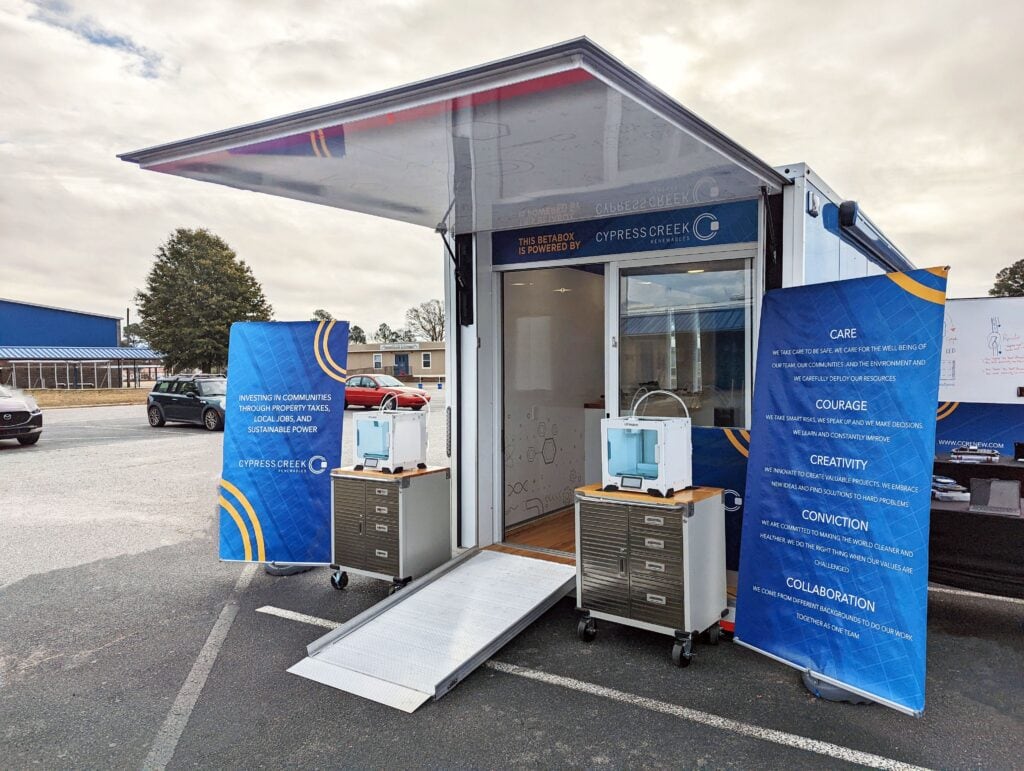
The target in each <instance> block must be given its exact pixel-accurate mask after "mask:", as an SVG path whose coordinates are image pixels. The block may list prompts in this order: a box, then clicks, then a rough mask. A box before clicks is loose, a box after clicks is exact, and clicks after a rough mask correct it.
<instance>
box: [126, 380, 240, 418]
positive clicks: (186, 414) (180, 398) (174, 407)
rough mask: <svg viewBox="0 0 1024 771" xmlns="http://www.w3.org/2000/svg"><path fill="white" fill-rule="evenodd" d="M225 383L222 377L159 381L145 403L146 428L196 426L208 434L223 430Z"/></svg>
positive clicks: (226, 383) (226, 384) (226, 385)
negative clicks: (165, 425) (182, 424)
mask: <svg viewBox="0 0 1024 771" xmlns="http://www.w3.org/2000/svg"><path fill="white" fill-rule="evenodd" d="M227 387H228V382H227V380H226V379H225V378H224V376H223V375H176V376H174V377H162V378H160V379H159V380H157V381H156V383H155V384H154V385H153V390H152V391H150V392H149V398H148V399H146V417H148V418H149V425H151V426H153V428H159V427H160V426H162V425H164V423H195V424H197V425H200V426H206V428H208V429H209V430H210V431H223V430H224V399H225V397H226V394H227Z"/></svg>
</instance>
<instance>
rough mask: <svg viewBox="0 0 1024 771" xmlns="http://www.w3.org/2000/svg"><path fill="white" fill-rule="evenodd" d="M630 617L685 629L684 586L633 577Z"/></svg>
mask: <svg viewBox="0 0 1024 771" xmlns="http://www.w3.org/2000/svg"><path fill="white" fill-rule="evenodd" d="M629 608H630V613H629V617H630V618H633V619H636V620H637V621H646V622H647V623H648V624H660V625H662V626H667V627H671V628H672V629H682V627H683V586H682V584H681V583H678V584H675V585H671V584H668V583H666V582H664V581H661V580H653V581H648V580H644V579H643V578H641V577H639V576H636V575H634V576H631V580H630V597H629Z"/></svg>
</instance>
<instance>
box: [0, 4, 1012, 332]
mask: <svg viewBox="0 0 1024 771" xmlns="http://www.w3.org/2000/svg"><path fill="white" fill-rule="evenodd" d="M86 8H87V13H86V11H85V9H86ZM115 20H116V21H115ZM1022 28H1024V4H1021V3H993V4H987V5H984V6H983V7H982V6H978V5H977V4H968V3H965V2H954V1H953V0H929V1H928V2H924V0H908V2H904V3H892V2H889V0H863V1H862V2H861V3H858V4H855V5H850V4H846V5H843V4H838V5H837V4H835V3H831V4H825V3H820V2H809V1H808V2H802V1H800V0H792V1H790V2H779V3H758V2H753V1H752V0H730V2H728V3H713V4H712V3H707V2H699V1H697V0H692V1H687V0H671V1H668V0H666V1H665V2H653V1H647V2H644V1H643V0H641V2H637V3H633V4H630V5H628V6H624V5H623V4H622V2H621V0H615V1H614V2H612V1H611V0H590V1H589V2H571V1H570V0H566V1H565V2H562V3H551V2H549V1H547V0H545V1H543V2H542V1H541V0H521V1H520V2H517V3H509V2H507V0H480V1H479V2H474V3H455V2H450V1H445V0H421V1H419V2H399V3H384V2H374V3H366V2H345V0H304V2H302V3H295V4H287V5H278V4H273V3H260V2H256V1H255V0H217V2H209V0H191V1H190V0H181V2H173V3H131V2H124V0H90V2H89V3H88V6H85V5H84V4H77V3H74V4H72V3H67V2H65V3H60V2H52V1H51V2H37V3H29V2H25V1H24V0H3V1H2V2H0V72H3V73H4V75H5V77H4V78H0V103H2V104H3V105H4V119H3V125H2V126H0V168H2V169H3V173H4V177H3V185H0V260H2V264H3V268H4V295H5V296H13V297H18V298H22V299H25V300H27V301H30V302H40V303H44V304H49V305H64V306H69V307H80V308H83V309H87V310H94V311H97V312H101V313H111V314H114V313H123V309H124V307H125V306H126V305H128V304H130V303H131V298H132V295H133V294H134V291H135V290H136V289H137V288H138V287H140V286H142V284H143V282H144V280H145V276H146V273H147V271H148V270H149V267H150V265H151V264H152V256H153V253H154V251H155V250H156V248H157V246H158V245H159V244H160V243H161V242H162V241H163V240H165V239H166V238H167V236H168V235H169V234H170V233H171V232H172V231H173V230H174V229H175V228H176V227H208V228H210V229H211V230H212V231H214V232H216V233H217V234H218V235H220V236H221V237H223V238H224V239H225V240H226V241H227V242H228V243H229V244H231V246H232V247H233V248H234V249H235V250H236V251H237V252H238V253H239V255H240V256H241V257H243V258H244V259H246V260H247V262H249V264H250V265H251V266H252V268H253V271H254V272H255V274H256V277H257V278H258V279H259V280H260V281H261V282H262V283H263V285H264V289H265V291H266V293H267V296H268V298H269V300H270V302H271V303H272V304H273V305H274V308H275V311H276V312H277V315H278V317H279V318H282V319H286V318H297V319H301V318H308V317H309V315H310V314H311V313H312V311H313V310H314V309H316V308H318V307H320V308H326V309H327V310H329V311H331V312H332V313H333V314H334V315H335V316H338V317H348V318H350V319H351V320H352V321H353V322H354V323H358V324H359V325H360V326H362V327H363V328H364V329H374V328H376V327H377V325H378V324H379V323H380V322H382V321H384V322H387V323H389V324H391V325H392V326H396V325H400V324H401V323H402V316H403V313H404V311H405V309H406V308H408V307H409V306H411V305H414V304H418V303H419V302H422V301H423V300H425V299H428V298H430V297H439V296H441V294H442V276H443V270H444V265H445V262H444V260H445V257H444V252H443V249H442V246H441V243H440V240H439V239H438V237H437V236H436V235H435V234H434V233H432V232H431V231H430V230H429V229H426V228H417V227H414V226H410V225H404V224H402V223H395V222H391V221H388V220H382V219H377V218H373V217H367V216H362V215H358V214H352V213H348V212H344V211H341V210H336V209H331V208H327V207H323V206H311V205H309V204H305V203H302V202H298V201H291V200H287V199H279V198H272V197H269V196H263V195H258V194H254V193H247V192H243V191H239V190H233V189H229V188H224V187H219V186H216V185H209V184H204V183H199V182H193V181H190V180H185V179H180V178H176V177H170V176H167V175H161V174H153V173H150V172H143V171H140V170H139V169H138V168H136V167H134V166H132V165H129V164H126V163H123V162H120V161H118V160H117V159H116V158H115V155H116V154H117V153H119V152H125V151H129V150H134V149H137V148H140V147H145V146H149V145H154V144H158V143H162V142H166V141H171V140H176V139H181V138H184V137H189V136H196V135H198V134H202V133H205V132H209V131H216V130H219V129H223V128H227V127H230V126H236V125H240V124H244V123H249V122H252V121H256V120H260V119H263V118H268V117H272V116H274V115H281V114H285V113H289V112H294V111H296V110H301V109H305V108H309V107H314V106H317V105H322V104H327V103H331V102H336V101H339V100H342V99H347V98H350V97H356V96H360V95H362V94H367V93H371V92H374V91H379V90H382V89H386V88H390V87H393V86H398V85H401V84H403V83H410V82H413V81H415V80H419V79H422V78H427V77H431V76H435V75H440V74H443V73H445V72H450V71H453V70H457V69H460V68H464V67H469V66H472V65H474V64H479V63H481V62H486V61H491V60H493V59H496V58H500V57H502V56H508V55H512V54H516V53H520V52H522V51H528V50H531V49H534V48H538V47H540V46H543V45H548V44H551V43H554V42H557V41H558V40H562V39H566V38H570V37H575V36H577V35H581V34H586V35H588V36H589V37H591V38H592V39H593V40H594V41H595V42H597V43H598V44H599V45H602V46H604V47H605V48H607V49H608V50H609V51H610V52H611V53H612V54H613V55H614V56H616V57H618V58H619V59H620V60H622V61H623V62H624V63H625V64H626V65H628V66H630V67H633V68H634V69H636V70H637V71H638V72H639V73H640V74H641V75H643V76H644V77H646V78H647V79H649V80H650V81H651V82H653V83H654V84H655V85H656V86H658V87H659V88H661V89H662V90H664V91H665V92H667V93H668V94H669V95H670V96H672V97H673V98H675V99H676V100H677V101H679V102H680V103H682V104H683V105H685V106H686V107H688V108H690V109H691V110H693V111H694V112H696V113H697V114H698V115H700V116H701V117H703V118H704V119H706V120H708V121H709V122H710V123H712V124H713V125H715V126H716V127H717V128H719V129H720V130H722V131H723V132H724V133H725V134H727V135H728V136H730V137H732V138H733V139H735V140H736V141H738V142H739V143H740V144H742V145H744V146H745V147H747V148H748V149H750V150H751V151H752V152H754V153H755V154H757V155H758V156H759V157H761V158H763V159H764V160H765V161H767V162H769V163H771V164H773V165H781V164H784V163H790V162H797V161H806V162H807V163H809V165H810V166H811V168H813V169H814V170H815V171H816V172H819V173H820V174H821V176H822V177H823V178H824V179H825V181H826V182H828V183H829V184H830V185H831V186H832V187H833V188H834V189H835V190H836V191H838V192H839V193H840V194H841V195H842V196H844V197H846V198H851V199H855V200H857V201H859V202H860V204H861V205H862V206H863V208H864V210H865V211H866V212H867V214H868V215H869V216H870V217H871V219H872V220H873V221H874V222H875V223H876V224H877V225H878V226H879V227H880V228H882V229H883V230H884V231H885V233H886V234H887V235H888V236H890V237H891V238H892V239H893V241H894V242H895V243H896V244H897V245H898V246H899V247H900V248H901V249H902V250H903V251H904V252H905V253H906V254H907V255H908V256H909V257H910V258H911V259H912V260H913V261H914V262H915V263H916V264H918V265H940V264H950V265H952V266H953V271H952V273H951V281H950V286H951V291H952V294H953V295H956V296H969V295H975V296H976V295H983V294H985V292H986V291H987V289H988V287H990V286H991V284H992V280H993V277H994V275H995V273H996V271H998V270H999V269H1000V268H1002V267H1003V266H1005V265H1008V264H1010V263H1011V262H1013V261H1015V260H1017V259H1020V258H1021V257H1024V250H1022V249H1021V246H1020V240H1019V238H1018V236H1017V234H1016V232H1015V227H1016V222H1017V221H1018V220H1019V219H1020V216H1019V215H1020V212H1021V211H1024V191H1022V190H1021V189H1020V186H1019V185H1017V183H1016V180H1017V179H1020V178H1021V177H1022V176H1024V154H1022V153H1020V152H1019V142H1020V126H1021V125H1024V89H1019V88H1015V87H1014V80H1013V77H1014V73H1017V72H1021V71H1024V46H1021V45H1019V43H1018V41H1017V40H1016V37H1017V32H1018V31H1019V30H1020V29H1022ZM147 67H148V69H147ZM146 72H148V73H150V74H155V75H159V77H140V75H144V74H145V73H146Z"/></svg>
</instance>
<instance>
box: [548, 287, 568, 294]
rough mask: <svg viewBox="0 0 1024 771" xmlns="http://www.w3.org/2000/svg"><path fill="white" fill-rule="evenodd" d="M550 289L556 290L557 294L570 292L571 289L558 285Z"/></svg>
mask: <svg viewBox="0 0 1024 771" xmlns="http://www.w3.org/2000/svg"><path fill="white" fill-rule="evenodd" d="M551 291H553V292H558V293H559V294H565V293H566V292H571V291H572V290H571V289H566V288H565V287H564V286H560V287H558V289H553V290H551Z"/></svg>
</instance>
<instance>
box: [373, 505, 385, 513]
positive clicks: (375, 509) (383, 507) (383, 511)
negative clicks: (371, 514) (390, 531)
mask: <svg viewBox="0 0 1024 771" xmlns="http://www.w3.org/2000/svg"><path fill="white" fill-rule="evenodd" d="M373 510H374V511H376V512H377V513H378V514H387V513H388V507H387V506H375V507H374V509H373Z"/></svg>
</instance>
